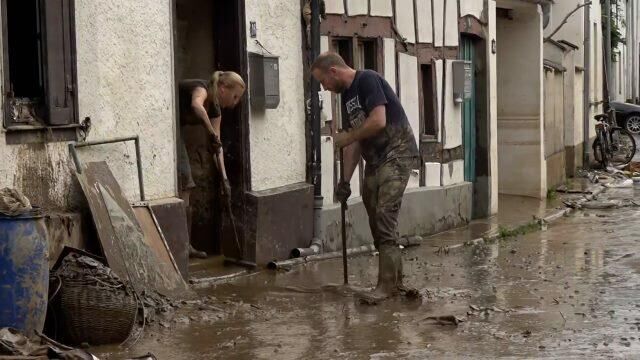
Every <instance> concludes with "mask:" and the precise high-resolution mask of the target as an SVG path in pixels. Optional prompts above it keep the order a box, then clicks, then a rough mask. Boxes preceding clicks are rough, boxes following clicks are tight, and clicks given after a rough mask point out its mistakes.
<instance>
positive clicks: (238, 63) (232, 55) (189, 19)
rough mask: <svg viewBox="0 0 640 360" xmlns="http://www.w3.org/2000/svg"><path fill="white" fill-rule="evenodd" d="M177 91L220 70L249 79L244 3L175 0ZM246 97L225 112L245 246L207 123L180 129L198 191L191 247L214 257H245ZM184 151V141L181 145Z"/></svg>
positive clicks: (228, 160)
mask: <svg viewBox="0 0 640 360" xmlns="http://www.w3.org/2000/svg"><path fill="white" fill-rule="evenodd" d="M174 4H175V7H174V59H175V65H174V66H175V69H174V71H175V79H176V86H177V84H178V82H179V81H181V80H183V79H203V80H207V81H208V80H209V79H210V77H211V74H212V73H213V72H214V71H217V70H222V71H235V72H237V73H239V74H240V75H241V76H242V77H243V79H245V81H246V79H247V73H248V71H247V55H246V40H245V34H244V27H245V17H244V10H245V9H244V2H242V1H208V0H174ZM247 119H248V104H247V101H246V98H245V99H243V100H242V101H241V103H240V104H239V105H238V107H236V108H235V109H233V110H226V109H223V110H222V128H221V140H222V143H223V150H224V156H225V165H226V170H227V176H228V177H229V181H230V183H231V188H232V208H233V209H232V210H233V214H234V215H235V220H236V226H237V229H238V236H239V238H240V239H239V240H240V246H238V245H236V244H237V243H236V241H235V238H234V231H233V228H232V227H231V222H230V221H229V216H228V215H227V214H226V211H224V207H223V206H222V205H223V202H222V201H221V200H222V199H221V196H220V195H221V194H220V180H221V179H220V176H219V175H218V170H217V167H216V164H215V162H214V156H213V155H214V154H213V151H212V149H211V148H210V146H209V138H208V135H207V133H206V131H203V126H202V125H201V124H193V125H184V124H182V125H181V124H180V122H179V116H178V117H177V120H176V121H178V123H177V126H176V129H177V132H178V136H179V137H180V138H181V139H182V140H183V141H184V143H185V145H186V148H187V154H188V155H189V163H190V165H191V171H192V175H193V179H194V182H195V184H196V187H195V189H193V190H192V191H191V195H190V210H189V215H190V216H189V217H190V223H191V234H190V235H191V242H192V244H193V246H194V247H195V248H196V249H198V250H203V251H206V252H207V253H208V254H210V255H220V254H224V255H225V256H227V257H233V258H238V259H239V258H242V257H243V255H244V254H242V251H241V250H242V249H243V248H244V246H243V245H242V244H244V234H243V231H242V229H243V228H244V227H243V224H244V219H245V213H244V209H245V206H244V203H245V196H244V194H245V191H247V190H248V189H250V174H249V170H248V169H249V167H248V166H249V155H248V154H249V147H248V131H247V127H248V124H247V121H248V120H247ZM177 145H178V146H180V142H177Z"/></svg>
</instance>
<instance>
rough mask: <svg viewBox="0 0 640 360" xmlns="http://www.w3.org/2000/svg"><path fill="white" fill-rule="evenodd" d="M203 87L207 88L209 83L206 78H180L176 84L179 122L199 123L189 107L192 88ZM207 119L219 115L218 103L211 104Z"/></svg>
mask: <svg viewBox="0 0 640 360" xmlns="http://www.w3.org/2000/svg"><path fill="white" fill-rule="evenodd" d="M199 87H200V88H203V89H205V90H207V91H208V90H209V84H208V82H207V81H206V80H200V79H187V80H181V81H180V83H179V84H178V97H179V100H180V123H181V124H183V125H184V124H200V123H201V122H202V120H200V119H199V118H198V117H197V116H196V115H195V113H194V112H193V109H192V108H191V98H192V96H193V95H192V94H193V90H195V89H196V88H199ZM207 115H208V116H209V119H215V118H217V117H218V116H220V106H218V104H211V105H210V106H209V109H208V110H207Z"/></svg>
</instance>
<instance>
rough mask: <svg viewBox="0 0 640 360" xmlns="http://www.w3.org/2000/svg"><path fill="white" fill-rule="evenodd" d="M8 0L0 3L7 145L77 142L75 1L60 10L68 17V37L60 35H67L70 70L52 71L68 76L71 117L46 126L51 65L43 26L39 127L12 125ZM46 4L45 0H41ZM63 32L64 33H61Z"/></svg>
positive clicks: (69, 1) (3, 97)
mask: <svg viewBox="0 0 640 360" xmlns="http://www.w3.org/2000/svg"><path fill="white" fill-rule="evenodd" d="M8 1H9V0H0V8H1V11H0V16H1V17H2V19H1V21H2V25H1V26H2V27H1V29H2V54H3V60H2V67H3V69H2V70H3V74H2V86H3V94H2V102H3V103H2V114H3V121H2V128H3V130H4V131H5V132H6V135H7V136H6V142H7V143H8V144H22V143H33V142H37V143H41V142H56V141H69V140H77V138H78V134H77V131H76V130H77V129H78V128H81V127H82V125H80V116H79V111H78V91H77V89H78V76H77V60H76V59H77V57H76V56H77V51H76V50H77V48H76V21H75V9H76V8H75V1H74V0H65V1H66V2H65V3H64V4H66V5H65V6H66V7H65V8H64V9H63V11H64V12H65V13H66V15H68V19H66V18H65V20H67V21H68V22H69V23H68V26H67V28H66V31H68V32H69V33H68V34H64V35H63V36H67V37H68V40H69V48H68V49H65V50H63V51H65V53H64V56H68V62H69V65H70V68H69V69H68V71H65V69H64V68H63V69H59V70H55V71H63V72H64V73H65V74H66V76H69V78H70V79H69V83H67V84H66V91H68V93H69V96H70V97H71V98H70V105H69V106H70V107H71V110H70V114H71V115H70V116H71V118H70V119H69V121H68V122H67V123H66V124H61V125H52V124H49V123H48V117H49V116H50V114H49V107H48V103H47V96H48V95H49V90H48V89H47V81H48V79H46V78H47V73H48V72H49V71H50V69H51V66H52V65H50V64H49V61H48V60H47V59H48V56H49V55H50V53H49V52H48V50H47V49H46V42H47V33H46V31H47V29H46V26H45V25H43V27H42V39H41V41H42V42H43V50H42V51H43V54H44V60H43V61H44V64H43V74H44V76H45V89H44V96H43V102H44V107H45V108H46V115H45V117H44V119H39V120H41V121H39V124H36V125H26V124H20V123H15V122H13V120H12V119H11V116H10V112H11V100H12V99H13V93H12V91H11V73H10V64H9V52H10V49H9V28H8V8H7V5H8V4H7V3H8ZM41 1H47V0H41ZM40 11H41V16H42V19H44V18H45V16H46V14H45V10H44V5H43V6H41V8H40ZM63 31H64V30H63Z"/></svg>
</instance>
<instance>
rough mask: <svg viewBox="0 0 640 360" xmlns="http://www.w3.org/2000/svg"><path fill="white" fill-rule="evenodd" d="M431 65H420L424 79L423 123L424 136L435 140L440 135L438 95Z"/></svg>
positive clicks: (422, 80) (422, 92)
mask: <svg viewBox="0 0 640 360" xmlns="http://www.w3.org/2000/svg"><path fill="white" fill-rule="evenodd" d="M432 69H433V68H432V65H431V64H422V65H420V75H421V77H422V79H421V84H422V91H421V95H422V123H423V126H424V134H425V135H427V136H428V137H433V138H435V137H436V135H437V134H438V126H437V121H436V119H437V118H438V116H436V105H435V101H436V96H435V95H436V94H435V93H434V80H433V70H432Z"/></svg>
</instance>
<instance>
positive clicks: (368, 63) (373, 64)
mask: <svg viewBox="0 0 640 360" xmlns="http://www.w3.org/2000/svg"><path fill="white" fill-rule="evenodd" d="M377 58H378V51H377V47H376V42H375V41H374V40H360V41H358V64H357V65H356V68H358V69H369V70H376V71H377V70H378V59H377Z"/></svg>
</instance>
